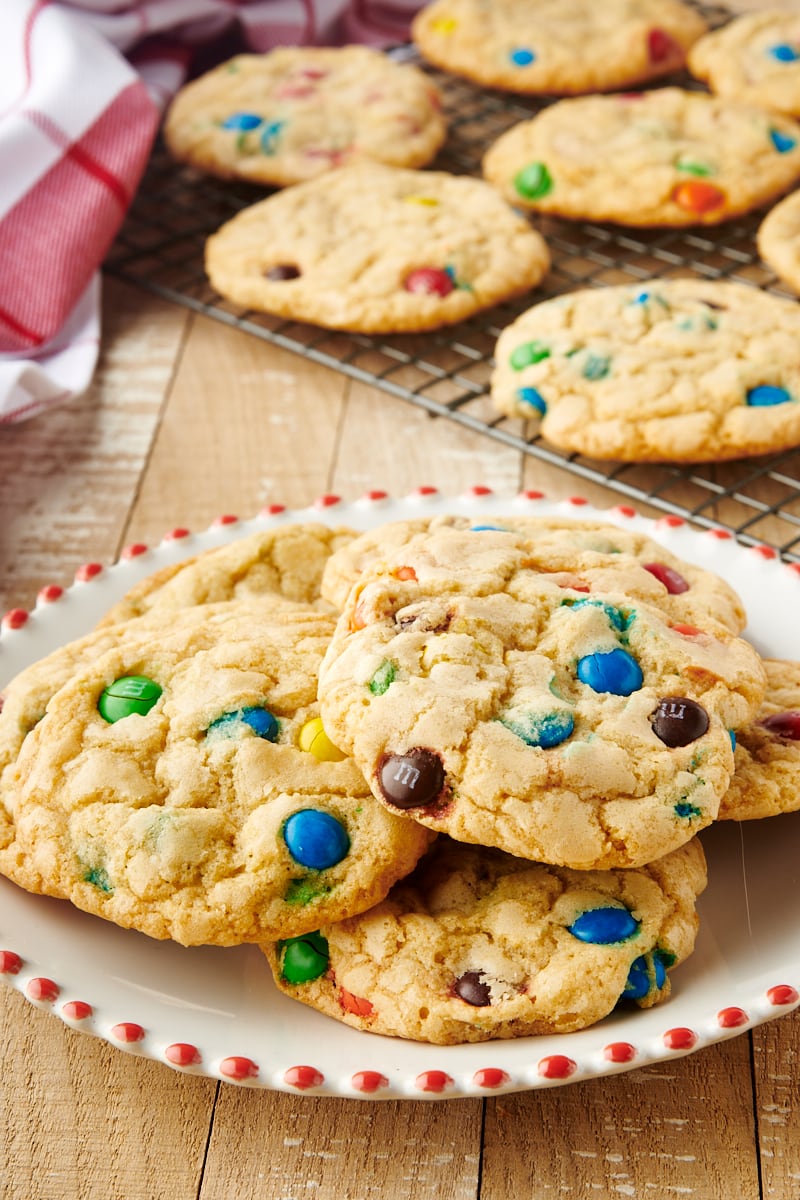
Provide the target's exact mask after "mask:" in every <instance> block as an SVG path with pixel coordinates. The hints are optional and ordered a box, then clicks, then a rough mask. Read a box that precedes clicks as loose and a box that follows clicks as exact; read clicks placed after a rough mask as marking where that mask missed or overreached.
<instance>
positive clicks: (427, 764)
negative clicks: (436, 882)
mask: <svg viewBox="0 0 800 1200" xmlns="http://www.w3.org/2000/svg"><path fill="white" fill-rule="evenodd" d="M534 542H535V538H530V539H527V538H525V537H523V536H515V535H512V534H509V533H508V532H503V531H498V532H495V531H493V530H484V531H482V532H474V531H471V530H465V531H462V530H454V529H438V530H436V531H433V532H431V533H429V534H427V535H425V536H420V537H418V538H416V539H414V540H412V541H411V542H410V543H409V544H408V545H407V546H404V547H401V548H400V549H399V550H397V551H395V552H394V553H393V554H389V555H386V556H384V558H383V559H382V560H380V561H377V562H374V563H373V564H372V566H371V567H370V568H368V569H367V570H365V571H364V573H363V574H362V575H361V577H360V579H359V581H358V583H357V584H356V585H355V586H354V587H353V588H352V589H351V591H350V593H349V596H348V599H347V602H346V604H345V608H344V611H343V613H342V615H341V617H340V618H339V621H338V624H337V628H336V633H335V634H334V637H333V640H332V642H331V644H330V647H329V649H328V651H327V652H326V656H325V659H324V661H323V664H322V668H321V670H320V680H319V699H320V715H321V717H322V719H323V721H324V723H325V728H326V729H327V731H328V733H329V735H330V736H331V738H332V739H333V741H334V743H335V744H336V745H337V746H339V747H340V748H341V749H342V750H344V751H346V752H347V753H351V754H352V755H353V757H354V758H355V761H356V762H357V764H358V765H359V766H360V768H361V770H362V771H363V772H364V775H365V777H366V778H367V780H368V781H369V783H370V786H371V788H372V791H373V794H374V795H375V796H376V797H377V798H378V799H379V800H380V801H381V802H382V803H383V804H385V805H386V807H387V808H389V810H390V811H392V812H395V813H398V814H404V815H406V816H407V817H409V818H411V819H413V820H414V821H417V822H420V823H422V824H424V825H426V826H428V827H429V828H431V829H435V830H438V831H440V832H444V833H448V834H450V835H451V836H452V837H454V838H456V839H457V840H459V841H466V842H473V843H477V844H480V845H485V846H495V847H498V848H500V849H503V850H505V851H506V852H508V853H511V854H514V855H518V856H519V857H522V858H529V859H533V860H536V861H539V862H546V863H551V864H555V865H560V866H568V867H571V868H574V869H582V870H587V869H594V868H598V867H602V868H607V867H620V866H639V865H641V864H643V863H646V862H649V861H651V860H652V859H654V858H657V857H660V856H661V855H662V854H665V853H667V852H668V851H669V850H671V849H674V848H675V847H676V846H678V845H681V844H683V843H684V842H687V841H688V840H689V839H690V838H691V837H692V836H693V835H694V834H695V833H696V832H697V831H698V830H699V829H701V828H703V827H704V826H705V825H708V824H709V823H710V822H711V821H713V820H714V819H715V817H716V815H717V812H718V809H719V802H720V799H721V797H722V795H723V794H724V792H725V791H726V789H727V787H728V783H729V780H730V776H731V774H732V771H733V750H732V747H731V739H730V734H729V730H730V729H732V728H737V727H738V726H741V725H743V724H746V723H747V722H748V721H749V720H750V719H752V717H753V716H754V715H755V712H756V711H757V708H758V706H759V704H760V703H761V700H762V697H763V694H764V687H765V678H764V670H763V667H762V665H761V661H760V659H759V657H758V655H757V654H756V652H755V651H754V650H753V649H752V648H751V647H750V646H749V645H748V644H747V643H746V642H744V641H742V640H741V639H739V638H737V637H736V636H735V635H734V634H732V633H731V631H730V630H728V629H726V628H725V627H724V626H722V625H720V624H719V623H718V622H716V621H714V620H713V618H711V617H710V616H706V617H705V619H704V620H703V622H702V625H700V626H694V625H686V624H684V623H682V622H675V621H673V620H671V619H670V618H669V617H668V616H667V615H666V613H665V612H664V611H663V610H662V609H659V608H657V607H656V606H655V605H653V604H650V603H648V602H646V601H640V600H638V599H633V598H632V597H631V596H630V595H629V594H627V593H626V592H624V591H610V590H604V589H599V588H598V589H596V588H594V587H592V586H590V587H589V590H588V592H587V590H586V585H585V581H583V582H582V581H580V580H578V579H575V578H569V577H566V578H565V577H561V578H559V576H558V574H553V573H550V572H543V571H541V570H539V569H538V568H537V566H536V564H535V553H534V547H533V544H534ZM645 573H646V572H645Z"/></svg>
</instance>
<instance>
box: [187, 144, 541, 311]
mask: <svg viewBox="0 0 800 1200" xmlns="http://www.w3.org/2000/svg"><path fill="white" fill-rule="evenodd" d="M548 266H549V254H548V251H547V247H546V245H545V243H544V241H543V239H542V238H541V237H540V236H539V234H538V233H536V232H535V230H533V229H531V227H530V225H529V224H528V222H527V221H526V220H525V218H524V217H522V216H520V215H519V214H518V213H515V212H513V211H512V210H511V208H510V207H509V206H508V205H507V204H506V203H505V202H504V201H503V200H502V198H501V197H500V196H499V195H498V194H497V192H496V190H495V189H494V188H492V187H490V186H489V185H488V184H487V183H485V182H484V181H483V180H480V179H472V178H469V177H467V176H456V175H449V174H446V173H445V172H441V171H439V172H429V171H410V170H401V169H399V168H391V167H383V166H378V165H370V166H353V167H346V168H342V169H340V170H338V171H334V172H331V173H330V174H329V175H326V176H325V177H324V179H316V180H311V181H310V182H309V183H302V184H298V185H297V186H296V187H293V188H289V189H287V190H286V191H284V192H280V193H278V194H277V195H274V196H270V197H269V198H268V199H266V200H262V201H261V202H260V203H258V204H255V205H252V206H251V207H250V208H246V209H244V210H243V211H242V212H240V213H238V214H237V216H235V217H234V218H233V219H232V220H231V221H228V222H227V224H225V225H223V226H222V228H221V229H220V230H219V231H218V232H217V233H216V234H214V235H213V236H212V237H211V238H210V239H209V240H208V242H207V246H206V270H207V272H208V275H209V278H210V280H211V283H212V284H213V286H214V287H215V288H216V289H217V291H219V292H220V293H221V294H222V295H223V296H226V297H227V298H228V299H229V300H233V301H234V302H235V303H237V304H242V305H246V306H248V307H250V308H254V309H259V310H263V311H265V312H270V313H275V314H277V315H278V316H282V317H289V318H293V319H295V320H298V321H308V322H310V323H311V324H314V325H323V326H327V327H329V328H331V329H349V330H360V331H362V332H365V333H391V332H398V333H399V332H412V331H414V330H424V329H435V328H437V327H438V326H440V325H449V324H452V323H453V322H456V321H461V320H463V319H464V318H465V317H468V316H470V315H471V314H472V313H474V312H478V311H480V310H481V309H484V308H488V307H490V306H491V305H493V304H496V303H498V302H499V301H500V300H504V299H506V298H507V297H509V296H514V295H517V294H519V293H523V292H527V291H529V290H530V289H531V288H533V287H535V286H536V284H537V283H538V282H539V280H540V279H541V278H542V276H543V275H544V274H545V272H546V271H547V269H548Z"/></svg>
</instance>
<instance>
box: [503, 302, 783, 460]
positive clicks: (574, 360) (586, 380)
mask: <svg viewBox="0 0 800 1200" xmlns="http://www.w3.org/2000/svg"><path fill="white" fill-rule="evenodd" d="M799 345H800V310H798V307H797V305H796V304H795V303H794V302H793V301H789V300H785V299H781V298H779V297H777V296H772V295H768V294H767V293H765V292H762V291H760V290H758V289H757V288H753V287H750V286H748V285H747V284H737V283H723V282H710V283H709V282H705V281H701V280H698V279H676V280H669V281H663V280H651V281H649V282H647V283H644V284H635V285H623V286H619V287H606V288H589V289H586V290H582V291H577V292H572V293H569V294H568V295H564V296H559V297H557V298H555V299H552V300H548V301H545V302H544V303H542V304H538V305H535V306H534V307H533V308H530V309H528V310H527V312H524V313H523V314H522V315H521V316H520V317H518V318H517V319H516V320H515V321H513V322H512V323H511V324H510V325H508V326H506V328H505V329H504V330H503V332H502V333H501V335H500V337H499V339H498V341H497V346H496V348H495V364H496V365H495V369H494V371H493V374H492V378H491V383H490V388H491V395H492V400H493V403H494V404H495V406H496V407H497V409H498V410H499V411H500V412H502V413H504V414H505V415H506V416H514V417H526V418H528V417H530V418H534V419H536V420H539V421H540V422H541V423H540V430H541V433H542V436H543V437H545V438H547V439H548V441H550V442H552V443H553V445H555V446H559V447H560V448H561V449H564V450H569V451H574V452H577V453H578V454H585V455H588V456H589V457H591V458H613V459H620V460H621V461H624V462H662V461H665V462H667V461H673V462H718V461H720V460H723V459H732V458H744V457H747V456H750V455H756V454H765V453H768V452H772V451H777V450H782V449H785V448H787V447H790V446H796V445H798V444H800V352H799V351H798V346H799Z"/></svg>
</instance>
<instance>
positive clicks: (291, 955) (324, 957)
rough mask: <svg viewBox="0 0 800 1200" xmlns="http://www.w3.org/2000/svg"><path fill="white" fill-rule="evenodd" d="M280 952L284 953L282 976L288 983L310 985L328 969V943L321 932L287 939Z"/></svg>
mask: <svg viewBox="0 0 800 1200" xmlns="http://www.w3.org/2000/svg"><path fill="white" fill-rule="evenodd" d="M278 950H279V952H280V951H282V952H283V962H282V963H281V975H282V976H283V978H284V979H285V980H286V981H287V983H309V982H310V981H311V980H312V979H319V977H320V975H322V974H324V973H325V971H327V969H328V958H329V955H328V943H327V940H326V939H325V938H324V937H323V936H322V934H321V933H320V932H319V930H315V931H314V932H313V933H304V934H303V935H302V937H293V938H287V939H286V941H284V942H281V943H280V944H279V946H278Z"/></svg>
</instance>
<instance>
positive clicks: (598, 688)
mask: <svg viewBox="0 0 800 1200" xmlns="http://www.w3.org/2000/svg"><path fill="white" fill-rule="evenodd" d="M578 679H580V681H581V683H585V684H587V685H588V686H589V687H590V688H591V689H592V690H593V691H595V692H611V693H612V694H613V695H615V696H630V694H631V692H635V691H638V689H639V688H640V687H641V686H642V682H643V680H644V676H643V675H642V668H641V667H640V666H639V664H638V663H637V661H636V659H635V658H634V657H633V656H632V655H630V654H628V651H627V650H620V649H616V650H607V651H602V652H598V653H596V654H587V655H585V656H584V657H583V658H581V659H579V660H578Z"/></svg>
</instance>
